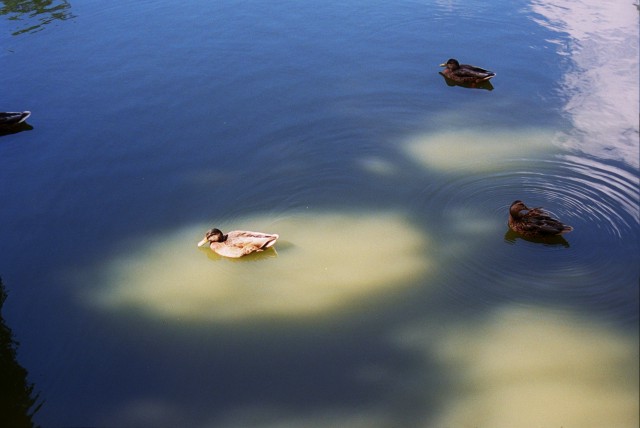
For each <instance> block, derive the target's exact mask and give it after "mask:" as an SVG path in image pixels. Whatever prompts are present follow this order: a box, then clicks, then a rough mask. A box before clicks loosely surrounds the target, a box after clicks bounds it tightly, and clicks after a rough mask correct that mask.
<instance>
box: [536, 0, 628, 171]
mask: <svg viewBox="0 0 640 428" xmlns="http://www.w3.org/2000/svg"><path fill="white" fill-rule="evenodd" d="M531 7H532V10H533V11H534V12H535V13H537V14H539V17H538V18H533V19H534V20H535V21H536V22H537V23H539V24H540V25H542V26H544V27H545V28H548V29H550V30H552V31H554V32H555V33H557V34H559V36H558V38H557V39H556V40H550V41H551V42H553V43H554V45H555V46H556V47H557V50H558V53H559V54H560V55H565V56H567V57H568V59H570V60H571V62H572V64H571V65H570V66H569V67H568V69H567V71H566V73H565V74H564V76H563V78H562V82H561V91H562V94H563V96H564V97H565V98H566V104H565V106H564V112H565V113H566V114H567V116H568V118H569V119H570V120H571V124H572V126H573V128H572V129H571V130H570V131H569V132H568V135H567V136H566V139H565V141H564V143H563V145H564V146H566V147H567V148H570V149H572V150H576V151H579V152H583V153H587V154H589V155H592V156H597V157H598V158H600V159H613V160H616V161H620V162H624V163H626V164H628V165H630V166H632V167H634V168H638V162H639V161H640V156H639V146H638V138H639V130H638V126H639V124H638V108H639V104H638V103H639V98H638V97H639V95H638V78H639V75H640V72H639V63H638V53H639V48H638V10H637V7H636V5H634V4H633V2H631V1H615V2H608V3H603V2H600V1H598V0H579V1H575V0H559V1H554V2H551V3H550V2H547V1H539V0H533V1H532V3H531ZM560 34H562V37H561V36H560ZM565 34H568V36H569V37H568V38H567V37H566V36H565Z"/></svg>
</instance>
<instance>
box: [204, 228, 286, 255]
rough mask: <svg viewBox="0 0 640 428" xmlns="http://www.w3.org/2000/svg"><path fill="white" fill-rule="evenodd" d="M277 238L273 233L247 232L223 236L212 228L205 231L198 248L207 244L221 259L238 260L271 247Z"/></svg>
mask: <svg viewBox="0 0 640 428" xmlns="http://www.w3.org/2000/svg"><path fill="white" fill-rule="evenodd" d="M279 237H280V236H279V235H277V234H275V233H262V232H251V231H249V230H233V231H231V232H229V233H227V234H224V233H222V231H221V230H220V229H216V228H213V229H209V230H207V232H206V233H205V234H204V238H202V240H201V241H200V242H198V247H202V246H204V245H206V244H209V247H210V248H211V249H212V250H213V251H214V252H216V253H218V254H219V255H221V256H223V257H231V258H238V257H242V256H246V255H247V254H251V253H255V252H260V251H264V250H266V249H267V248H270V247H272V246H273V245H274V244H275V243H276V241H277V240H278V238H279Z"/></svg>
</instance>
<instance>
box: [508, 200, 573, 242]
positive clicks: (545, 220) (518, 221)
mask: <svg viewBox="0 0 640 428" xmlns="http://www.w3.org/2000/svg"><path fill="white" fill-rule="evenodd" d="M509 227H510V228H511V230H513V231H514V232H517V233H519V234H521V235H522V236H526V237H546V236H555V235H561V234H563V233H567V232H571V231H572V230H573V227H571V226H568V225H566V224H564V223H562V222H560V220H557V219H555V218H553V217H551V216H550V215H549V214H548V213H547V212H546V211H544V210H543V209H542V208H541V207H538V208H529V207H527V206H526V205H525V204H524V202H522V201H520V200H517V201H514V202H513V203H512V204H511V206H510V207H509Z"/></svg>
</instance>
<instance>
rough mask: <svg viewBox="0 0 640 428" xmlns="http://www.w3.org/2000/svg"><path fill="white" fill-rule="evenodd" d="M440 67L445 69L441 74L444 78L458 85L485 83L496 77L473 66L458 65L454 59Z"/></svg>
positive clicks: (491, 72) (490, 72)
mask: <svg viewBox="0 0 640 428" xmlns="http://www.w3.org/2000/svg"><path fill="white" fill-rule="evenodd" d="M440 67H445V69H444V70H443V71H442V72H441V73H442V74H443V75H444V77H446V78H447V79H451V80H453V81H454V82H458V83H467V84H472V83H480V82H486V81H488V80H489V79H491V78H493V77H495V75H496V73H494V72H493V71H489V70H485V69H484V68H481V67H476V66H475V65H469V64H460V63H459V62H458V60H456V59H454V58H450V59H449V60H448V61H447V62H445V63H444V64H440Z"/></svg>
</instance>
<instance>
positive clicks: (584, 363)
mask: <svg viewBox="0 0 640 428" xmlns="http://www.w3.org/2000/svg"><path fill="white" fill-rule="evenodd" d="M438 330H439V329H438V328H437V327H434V326H433V325H432V324H431V325H419V326H416V327H415V328H412V329H408V330H407V331H406V332H405V333H404V334H403V335H401V339H400V342H401V343H402V344H403V345H404V346H408V347H410V348H412V349H416V350H421V352H423V353H424V357H425V360H430V359H431V358H432V357H434V356H435V357H436V359H437V361H439V363H440V364H441V366H442V369H443V370H446V372H447V374H448V376H449V378H450V388H448V390H447V389H443V390H442V391H441V392H442V394H443V396H446V397H448V399H447V400H446V402H445V403H444V405H443V406H442V407H441V408H440V412H439V414H438V415H436V417H435V418H434V419H435V420H432V421H430V423H425V424H424V425H423V426H425V427H426V426H443V427H444V426H450V427H466V426H479V427H493V428H502V427H505V428H507V427H515V426H517V427H522V428H528V427H531V428H534V427H542V426H544V427H560V426H565V427H568V426H576V427H577V426H579V427H584V428H599V427H604V426H610V427H614V426H615V427H635V426H638V410H639V404H638V403H639V402H638V342H637V338H635V337H634V336H632V335H627V334H624V333H619V332H617V331H616V330H615V329H614V328H611V326H608V325H607V324H606V323H599V322H598V320H595V319H593V318H592V317H591V318H586V317H583V316H580V315H579V314H576V313H573V312H571V311H565V310H560V309H554V308H546V307H521V306H518V305H513V306H506V307H503V308H499V309H497V310H495V311H494V312H493V313H491V314H489V315H488V316H487V317H484V318H482V319H480V320H475V319H474V320H467V321H464V322H462V323H460V324H459V325H458V326H454V327H451V326H448V327H444V328H443V329H442V330H440V331H438Z"/></svg>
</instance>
